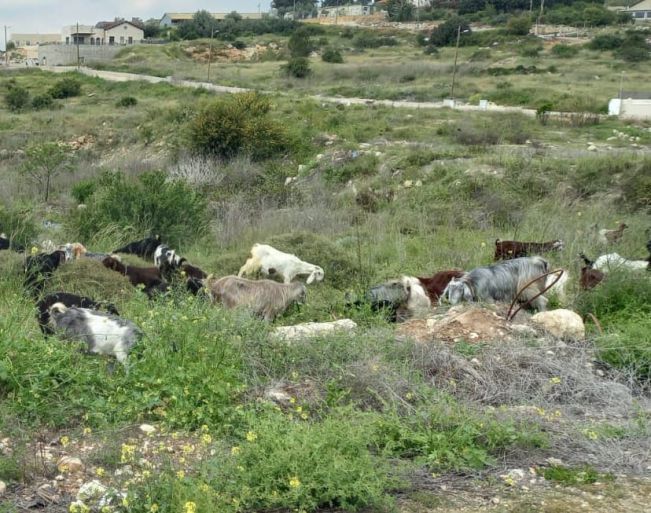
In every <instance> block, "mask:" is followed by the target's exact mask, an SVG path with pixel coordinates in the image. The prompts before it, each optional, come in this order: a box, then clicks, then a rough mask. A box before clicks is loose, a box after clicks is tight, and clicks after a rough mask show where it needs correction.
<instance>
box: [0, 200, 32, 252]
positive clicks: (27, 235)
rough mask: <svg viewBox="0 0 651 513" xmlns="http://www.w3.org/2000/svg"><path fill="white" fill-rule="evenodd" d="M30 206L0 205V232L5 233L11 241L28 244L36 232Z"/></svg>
mask: <svg viewBox="0 0 651 513" xmlns="http://www.w3.org/2000/svg"><path fill="white" fill-rule="evenodd" d="M34 212H35V211H34V209H32V208H27V207H25V208H20V207H14V208H7V207H4V206H2V205H0V233H4V234H6V235H7V237H8V238H9V239H11V240H12V242H15V243H17V244H21V245H26V244H29V243H30V242H31V241H32V240H33V239H35V238H36V235H37V234H38V229H37V227H36V222H35V221H34Z"/></svg>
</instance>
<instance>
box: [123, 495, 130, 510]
mask: <svg viewBox="0 0 651 513" xmlns="http://www.w3.org/2000/svg"><path fill="white" fill-rule="evenodd" d="M122 505H123V506H124V507H125V508H128V507H129V499H127V498H126V497H125V498H124V499H122Z"/></svg>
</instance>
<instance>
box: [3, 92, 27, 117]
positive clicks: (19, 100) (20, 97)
mask: <svg viewBox="0 0 651 513" xmlns="http://www.w3.org/2000/svg"><path fill="white" fill-rule="evenodd" d="M5 103H6V104H7V108H8V109H9V110H10V111H12V112H19V111H21V110H23V109H24V108H25V107H27V105H29V91H28V90H27V89H25V88H23V87H19V86H11V87H9V90H8V91H7V92H6V93H5Z"/></svg>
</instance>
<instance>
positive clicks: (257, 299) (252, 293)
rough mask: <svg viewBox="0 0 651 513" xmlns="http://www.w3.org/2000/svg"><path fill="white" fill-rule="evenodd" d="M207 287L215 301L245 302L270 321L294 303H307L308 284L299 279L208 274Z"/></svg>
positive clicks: (232, 305)
mask: <svg viewBox="0 0 651 513" xmlns="http://www.w3.org/2000/svg"><path fill="white" fill-rule="evenodd" d="M205 284H206V289H207V290H208V294H209V295H210V298H211V300H212V302H213V303H217V302H219V303H221V304H222V305H224V307H226V308H228V309H231V308H236V307H238V306H243V307H246V308H248V309H249V310H251V311H252V312H253V313H254V314H255V315H257V316H260V317H262V318H263V319H264V320H265V321H267V322H271V321H273V320H274V319H275V318H276V317H277V316H279V315H281V314H282V313H283V312H285V310H287V308H288V307H289V305H291V304H292V303H304V302H305V296H306V290H305V285H303V284H302V283H299V282H293V283H278V282H276V281H272V280H258V281H254V280H247V279H246V278H240V277H238V276H225V277H224V278H219V279H214V278H212V277H210V276H209V277H208V278H206V281H205Z"/></svg>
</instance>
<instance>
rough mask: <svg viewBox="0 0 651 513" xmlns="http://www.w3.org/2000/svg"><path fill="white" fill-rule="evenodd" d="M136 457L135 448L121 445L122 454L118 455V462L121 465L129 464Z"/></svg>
mask: <svg viewBox="0 0 651 513" xmlns="http://www.w3.org/2000/svg"><path fill="white" fill-rule="evenodd" d="M135 456H136V446H135V445H129V444H122V452H121V454H120V461H121V462H122V463H129V462H130V461H133V459H134V458H135Z"/></svg>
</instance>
